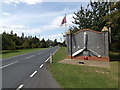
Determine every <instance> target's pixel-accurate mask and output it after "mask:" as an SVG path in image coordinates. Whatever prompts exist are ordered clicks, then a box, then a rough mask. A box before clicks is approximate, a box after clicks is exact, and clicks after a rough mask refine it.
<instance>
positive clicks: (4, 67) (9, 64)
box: [0, 61, 18, 69]
mask: <svg viewBox="0 0 120 90" xmlns="http://www.w3.org/2000/svg"><path fill="white" fill-rule="evenodd" d="M17 62H18V61H16V62H13V63H10V64H7V65H5V66H2V67H0V69H1V68H5V67H7V66H10V65H12V64H15V63H17Z"/></svg>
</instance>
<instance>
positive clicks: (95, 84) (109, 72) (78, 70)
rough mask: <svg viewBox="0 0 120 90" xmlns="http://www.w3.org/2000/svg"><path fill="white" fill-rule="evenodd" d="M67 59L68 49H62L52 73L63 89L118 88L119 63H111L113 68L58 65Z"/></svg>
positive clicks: (55, 60) (56, 56)
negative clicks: (60, 61)
mask: <svg viewBox="0 0 120 90" xmlns="http://www.w3.org/2000/svg"><path fill="white" fill-rule="evenodd" d="M65 57H66V48H63V47H62V48H60V49H59V50H58V52H57V53H56V54H55V55H54V57H53V62H54V63H52V64H49V66H50V72H51V73H52V75H53V77H54V78H55V79H56V80H57V81H58V83H59V84H60V85H61V87H63V88H117V87H118V61H114V62H113V61H111V62H110V66H111V68H97V67H89V66H82V65H79V66H78V65H70V64H63V63H57V61H59V60H63V59H64V58H65Z"/></svg>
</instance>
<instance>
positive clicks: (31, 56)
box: [25, 55, 35, 59]
mask: <svg viewBox="0 0 120 90" xmlns="http://www.w3.org/2000/svg"><path fill="white" fill-rule="evenodd" d="M34 56H35V55H32V56H30V57H27V58H25V59H29V58H32V57H34Z"/></svg>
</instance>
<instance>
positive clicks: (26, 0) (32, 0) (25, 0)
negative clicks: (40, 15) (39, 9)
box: [3, 0, 42, 5]
mask: <svg viewBox="0 0 120 90" xmlns="http://www.w3.org/2000/svg"><path fill="white" fill-rule="evenodd" d="M3 2H4V3H8V4H11V3H15V4H19V3H25V4H27V5H33V4H37V3H41V2H42V0H3Z"/></svg>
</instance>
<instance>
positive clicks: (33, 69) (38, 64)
mask: <svg viewBox="0 0 120 90" xmlns="http://www.w3.org/2000/svg"><path fill="white" fill-rule="evenodd" d="M58 49H59V47H53V48H49V49H45V50H40V51H36V52H32V53H28V54H24V55H18V56H14V57H10V58H6V59H2V67H0V69H2V88H3V89H4V88H16V89H17V90H19V89H21V88H60V86H59V84H58V83H57V82H56V80H55V79H54V78H53V77H52V75H51V74H50V72H49V71H48V70H47V68H46V62H47V61H48V60H49V58H50V55H51V54H53V53H55V52H56V51H57V50H58Z"/></svg>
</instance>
